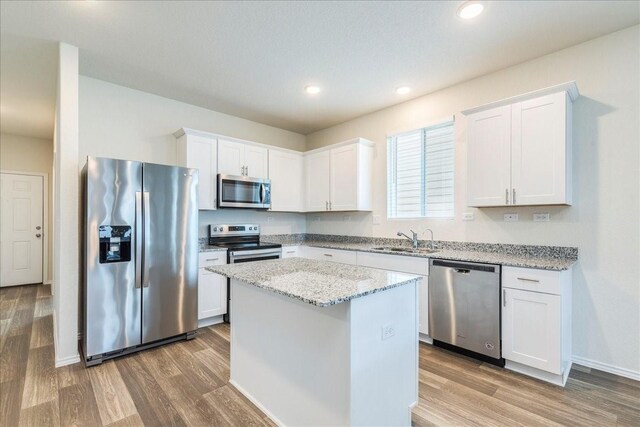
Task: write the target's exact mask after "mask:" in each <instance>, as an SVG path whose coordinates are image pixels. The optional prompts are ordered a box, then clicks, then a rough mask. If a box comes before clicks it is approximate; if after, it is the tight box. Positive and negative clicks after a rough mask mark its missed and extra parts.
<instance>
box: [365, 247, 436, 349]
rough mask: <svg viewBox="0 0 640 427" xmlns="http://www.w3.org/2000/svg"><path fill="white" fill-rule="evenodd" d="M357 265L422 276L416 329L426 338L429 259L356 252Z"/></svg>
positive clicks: (427, 333)
mask: <svg viewBox="0 0 640 427" xmlns="http://www.w3.org/2000/svg"><path fill="white" fill-rule="evenodd" d="M358 265H360V266H363V267H371V268H380V269H383V270H391V271H400V272H402V273H409V274H419V275H421V276H423V277H422V280H421V281H420V287H419V289H418V297H419V302H418V322H419V324H418V331H419V332H420V334H421V337H420V338H421V339H426V337H428V335H429V259H428V258H418V257H412V256H402V255H387V254H376V253H372V252H358ZM427 341H428V339H427Z"/></svg>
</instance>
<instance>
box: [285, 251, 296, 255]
mask: <svg viewBox="0 0 640 427" xmlns="http://www.w3.org/2000/svg"><path fill="white" fill-rule="evenodd" d="M285 253H287V254H295V253H296V251H286V252H285Z"/></svg>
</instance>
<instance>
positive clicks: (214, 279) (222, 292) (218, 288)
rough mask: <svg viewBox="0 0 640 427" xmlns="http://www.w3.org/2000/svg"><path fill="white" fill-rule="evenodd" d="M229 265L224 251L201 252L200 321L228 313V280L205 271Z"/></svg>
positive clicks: (199, 267) (199, 272)
mask: <svg viewBox="0 0 640 427" xmlns="http://www.w3.org/2000/svg"><path fill="white" fill-rule="evenodd" d="M226 263H227V254H226V252H224V251H214V252H200V254H199V263H198V320H202V319H207V318H210V317H214V316H220V315H222V314H225V313H226V312H227V278H226V277H224V276H221V275H219V274H216V273H212V272H210V271H208V270H206V269H205V267H210V266H214V265H224V264H226Z"/></svg>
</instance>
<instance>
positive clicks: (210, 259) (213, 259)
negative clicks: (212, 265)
mask: <svg viewBox="0 0 640 427" xmlns="http://www.w3.org/2000/svg"><path fill="white" fill-rule="evenodd" d="M219 259H220V258H207V261H218V260H219Z"/></svg>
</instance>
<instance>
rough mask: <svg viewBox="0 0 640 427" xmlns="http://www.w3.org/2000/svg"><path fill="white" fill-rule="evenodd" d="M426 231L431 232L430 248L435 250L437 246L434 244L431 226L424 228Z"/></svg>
mask: <svg viewBox="0 0 640 427" xmlns="http://www.w3.org/2000/svg"><path fill="white" fill-rule="evenodd" d="M424 231H425V232H427V231H428V232H429V233H431V240H430V241H429V249H431V250H432V251H434V250H435V249H436V248H435V247H434V246H433V230H432V229H430V228H427V229H426V230H424Z"/></svg>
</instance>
